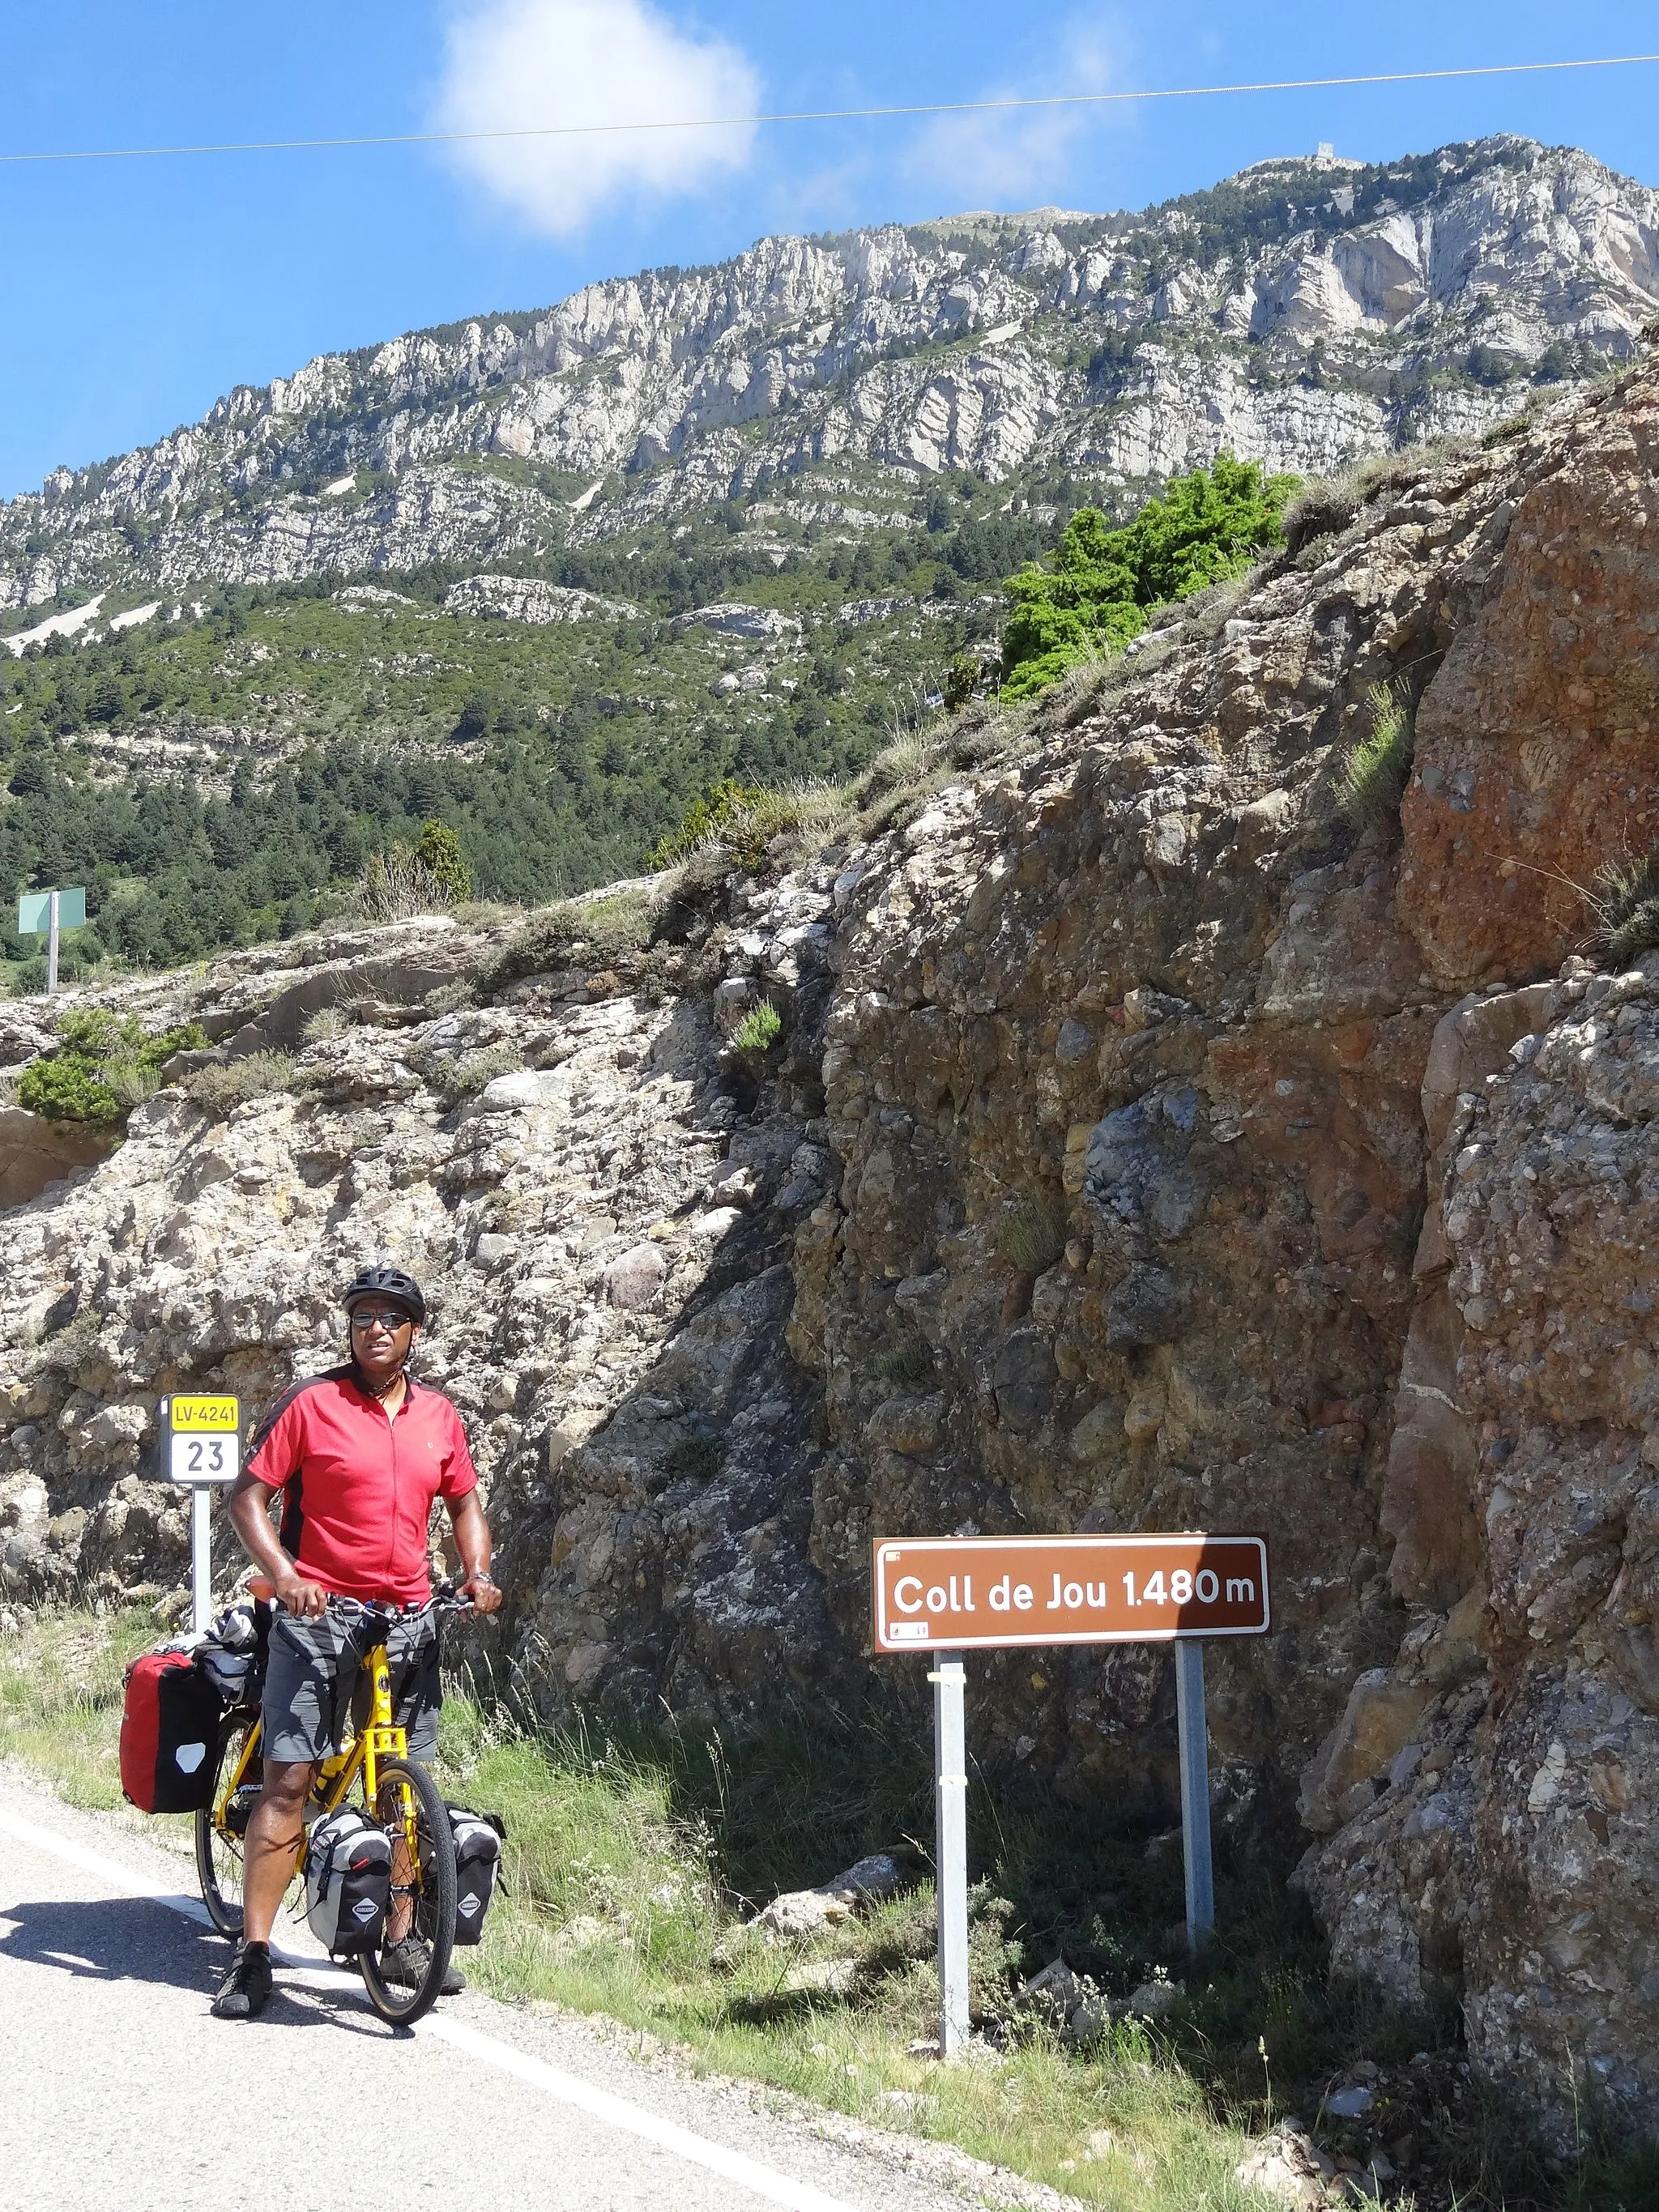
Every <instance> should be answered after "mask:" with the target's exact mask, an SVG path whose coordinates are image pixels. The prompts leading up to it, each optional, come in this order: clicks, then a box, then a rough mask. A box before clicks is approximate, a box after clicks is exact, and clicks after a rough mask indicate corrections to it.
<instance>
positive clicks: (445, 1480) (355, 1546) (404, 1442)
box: [247, 1367, 478, 1605]
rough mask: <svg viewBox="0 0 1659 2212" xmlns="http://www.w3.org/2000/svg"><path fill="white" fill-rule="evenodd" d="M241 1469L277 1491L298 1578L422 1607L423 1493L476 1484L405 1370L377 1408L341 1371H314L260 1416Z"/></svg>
mask: <svg viewBox="0 0 1659 2212" xmlns="http://www.w3.org/2000/svg"><path fill="white" fill-rule="evenodd" d="M247 1472H248V1473H249V1474H251V1475H252V1476H253V1478H254V1479H255V1480H256V1481H259V1482H264V1483H269V1485H270V1487H271V1488H272V1489H273V1490H277V1491H281V1492H283V1524H282V1543H283V1550H284V1551H285V1552H286V1553H288V1555H289V1558H290V1559H292V1560H293V1561H294V1562H295V1565H296V1566H298V1568H299V1569H300V1571H301V1574H303V1575H306V1576H307V1577H309V1578H310V1579H311V1580H312V1581H313V1582H319V1583H321V1584H322V1585H323V1587H324V1589H329V1590H333V1591H334V1592H336V1593H337V1595H339V1596H341V1597H356V1598H363V1599H366V1600H367V1599H374V1598H390V1599H393V1600H395V1601H396V1602H397V1603H398V1604H399V1605H419V1604H423V1603H424V1602H425V1601H426V1599H427V1598H428V1597H429V1596H430V1595H431V1589H432V1585H431V1581H430V1578H429V1577H428V1571H427V1526H428V1521H429V1520H430V1518H431V1514H432V1504H433V1500H434V1499H435V1498H448V1499H451V1500H453V1499H455V1498H465V1496H466V1493H467V1492H468V1491H469V1490H471V1489H473V1488H474V1487H475V1486H476V1485H477V1480H478V1474H477V1468H475V1467H474V1466H473V1464H472V1455H471V1452H470V1451H469V1450H468V1449H467V1444H466V1431H465V1429H463V1428H462V1426H461V1417H460V1415H459V1413H457V1412H456V1411H455V1408H454V1407H453V1406H452V1405H451V1404H450V1402H449V1401H448V1399H447V1398H446V1397H445V1396H444V1395H443V1393H442V1392H441V1390H428V1389H427V1388H426V1387H425V1385H424V1384H423V1383H416V1381H415V1380H414V1379H413V1377H412V1376H411V1377H410V1380H409V1383H408V1387H407V1389H406V1391H405V1394H404V1402H403V1404H402V1405H401V1406H399V1407H398V1411H397V1413H395V1414H394V1415H393V1417H392V1419H390V1420H388V1419H386V1408H385V1407H384V1406H382V1405H381V1404H380V1401H379V1400H378V1399H376V1398H374V1397H372V1396H371V1395H369V1393H368V1391H367V1390H365V1389H363V1387H362V1384H361V1383H359V1382H358V1381H357V1379H356V1370H355V1369H354V1368H351V1367H333V1368H331V1369H330V1370H328V1372H327V1373H326V1374H324V1375H313V1376H309V1377H308V1378H307V1380H306V1381H305V1382H303V1383H295V1386H294V1388H293V1389H291V1390H289V1391H288V1392H287V1393H286V1394H285V1395H283V1397H281V1398H279V1399H278V1400H277V1401H276V1404H275V1405H274V1406H273V1407H271V1409H270V1412H269V1413H267V1414H266V1415H265V1418H264V1420H263V1421H262V1422H261V1423H260V1425H259V1427H258V1431H256V1433H255V1435H254V1438H253V1445H252V1450H251V1451H250V1452H249V1454H248V1461H247Z"/></svg>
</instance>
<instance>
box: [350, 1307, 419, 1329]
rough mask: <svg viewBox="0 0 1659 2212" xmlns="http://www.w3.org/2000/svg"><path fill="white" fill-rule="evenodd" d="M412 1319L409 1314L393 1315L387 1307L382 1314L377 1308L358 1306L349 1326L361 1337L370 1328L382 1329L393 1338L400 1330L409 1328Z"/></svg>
mask: <svg viewBox="0 0 1659 2212" xmlns="http://www.w3.org/2000/svg"><path fill="white" fill-rule="evenodd" d="M413 1318H414V1316H412V1315H410V1314H406V1313H394V1312H393V1311H392V1309H391V1308H390V1307H389V1306H388V1307H387V1308H386V1310H385V1311H384V1312H382V1311H381V1310H380V1309H379V1308H378V1307H376V1308H374V1309H371V1308H369V1307H368V1306H358V1307H356V1309H355V1310H354V1311H353V1313H352V1316H351V1326H352V1328H354V1329H356V1331H357V1333H358V1334H359V1335H362V1336H367V1335H368V1332H369V1330H370V1329H372V1328H384V1329H386V1330H389V1331H390V1332H391V1334H392V1335H393V1336H395V1335H396V1334H397V1333H398V1330H399V1329H400V1328H409V1327H410V1323H411V1322H412V1320H413Z"/></svg>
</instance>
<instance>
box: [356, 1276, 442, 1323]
mask: <svg viewBox="0 0 1659 2212" xmlns="http://www.w3.org/2000/svg"><path fill="white" fill-rule="evenodd" d="M371 1297H373V1298H394V1299H395V1300H396V1301H397V1303H398V1304H399V1305H400V1306H404V1307H406V1308H407V1309H408V1311H409V1316H410V1320H411V1321H416V1322H423V1321H424V1320H425V1319H426V1298H425V1297H424V1295H423V1293H422V1290H421V1286H420V1285H419V1284H418V1283H417V1282H416V1279H415V1278H414V1276H413V1275H406V1274H404V1271H403V1269H402V1268H401V1267H383V1266H381V1265H380V1264H379V1263H378V1262H377V1263H376V1264H375V1265H374V1267H363V1268H362V1269H360V1270H359V1272H358V1273H356V1275H354V1276H353V1277H352V1279H351V1281H350V1282H349V1284H348V1285H347V1286H346V1291H345V1295H344V1296H343V1297H342V1299H341V1300H340V1303H341V1304H342V1305H343V1307H344V1308H345V1310H346V1311H347V1312H348V1313H349V1312H350V1310H351V1309H352V1308H353V1306H355V1305H356V1303H357V1301H358V1299H359V1298H371Z"/></svg>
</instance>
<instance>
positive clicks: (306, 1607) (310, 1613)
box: [276, 1570, 328, 1620]
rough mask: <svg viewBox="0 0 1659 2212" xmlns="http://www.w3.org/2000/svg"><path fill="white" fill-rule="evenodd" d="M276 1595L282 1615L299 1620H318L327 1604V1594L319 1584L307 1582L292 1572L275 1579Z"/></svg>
mask: <svg viewBox="0 0 1659 2212" xmlns="http://www.w3.org/2000/svg"><path fill="white" fill-rule="evenodd" d="M276 1601H277V1603H278V1604H279V1605H280V1606H281V1607H282V1608H283V1612H284V1613H294V1614H296V1615H297V1616H298V1618H299V1619H300V1620H319V1619H320V1618H321V1616H322V1613H323V1610H324V1608H325V1607H326V1605H327V1603H328V1592H327V1591H326V1590H325V1589H324V1588H323V1586H322V1584H321V1583H313V1582H307V1579H306V1577H304V1576H303V1575H302V1574H300V1573H299V1572H297V1571H293V1570H290V1571H289V1573H287V1574H285V1575H279V1576H278V1577H276Z"/></svg>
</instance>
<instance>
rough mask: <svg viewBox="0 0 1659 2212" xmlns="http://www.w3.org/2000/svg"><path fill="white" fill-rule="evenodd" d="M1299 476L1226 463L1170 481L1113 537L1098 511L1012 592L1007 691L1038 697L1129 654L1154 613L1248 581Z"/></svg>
mask: <svg viewBox="0 0 1659 2212" xmlns="http://www.w3.org/2000/svg"><path fill="white" fill-rule="evenodd" d="M1296 490H1297V478H1296V477H1291V476H1272V477H1270V476H1268V475H1267V474H1266V472H1265V471H1263V469H1262V468H1261V465H1260V464H1259V463H1258V462H1255V461H1237V460H1235V459H1233V457H1232V455H1231V453H1220V454H1218V455H1217V457H1216V461H1215V465H1214V466H1213V467H1212V468H1210V469H1194V470H1193V471H1192V472H1191V474H1190V475H1188V476H1184V477H1172V478H1171V479H1170V483H1169V484H1168V486H1167V487H1166V488H1165V490H1164V495H1163V497H1162V498H1161V499H1153V500H1149V501H1147V503H1146V506H1145V507H1142V509H1141V510H1140V512H1139V514H1138V515H1136V517H1135V518H1134V520H1133V522H1130V523H1127V524H1126V525H1125V526H1123V527H1122V528H1121V529H1114V528H1113V527H1112V526H1111V524H1110V523H1109V521H1108V520H1107V518H1106V517H1105V516H1104V515H1103V514H1102V513H1100V512H1099V510H1098V509H1097V508H1095V507H1081V508H1079V511H1078V512H1077V513H1075V514H1074V515H1073V517H1072V519H1071V520H1070V521H1069V522H1068V523H1067V524H1066V531H1065V535H1064V536H1063V537H1062V538H1061V539H1060V545H1059V547H1058V549H1057V550H1056V551H1055V553H1054V558H1053V562H1052V565H1051V566H1050V567H1048V568H1023V569H1022V570H1021V571H1020V573H1019V574H1018V575H1017V576H1011V577H1010V578H1009V579H1008V581H1007V586H1006V588H1007V592H1008V597H1009V599H1010V600H1011V601H1012V612H1011V613H1010V615H1009V617H1008V621H1007V624H1006V628H1005V629H1004V631H1003V639H1002V647H1003V650H1002V671H1003V691H1004V696H1005V697H1007V698H1009V699H1024V698H1030V697H1031V696H1034V695H1035V694H1036V692H1038V691H1041V690H1043V689H1045V687H1046V686H1047V685H1048V684H1052V683H1053V682H1054V679H1055V678H1057V677H1059V676H1061V675H1063V674H1064V673H1065V671H1066V669H1068V668H1072V667H1075V666H1076V665H1078V664H1079V662H1080V661H1085V660H1091V659H1097V658H1099V657H1100V656H1101V655H1102V654H1113V653H1121V651H1122V649H1123V647H1125V646H1126V645H1127V643H1128V641H1129V640H1130V639H1131V638H1132V637H1136V636H1138V635H1139V633H1140V631H1141V630H1142V629H1143V628H1144V627H1145V624H1146V609H1147V608H1148V607H1152V606H1158V605H1164V604H1166V603H1170V602H1173V601H1176V600H1179V599H1186V598H1188V596H1189V595H1190V594H1191V593H1192V592H1196V591H1200V590H1201V589H1202V588H1203V587H1204V586H1206V585H1208V584H1218V583H1221V582H1223V581H1224V580H1226V579H1227V578H1229V577H1231V576H1237V575H1241V574H1243V572H1244V570H1245V569H1247V568H1249V566H1250V564H1251V562H1253V561H1255V559H1256V558H1257V556H1259V555H1260V554H1261V553H1262V552H1263V551H1265V550H1267V547H1269V546H1271V545H1277V544H1279V542H1280V535H1281V527H1282V522H1283V517H1284V513H1285V505H1286V503H1287V501H1289V500H1290V498H1291V495H1292V494H1293V493H1294V492H1295V491H1296Z"/></svg>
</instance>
